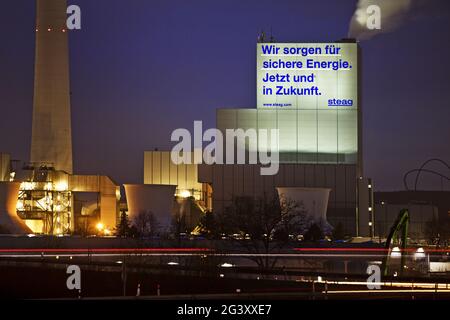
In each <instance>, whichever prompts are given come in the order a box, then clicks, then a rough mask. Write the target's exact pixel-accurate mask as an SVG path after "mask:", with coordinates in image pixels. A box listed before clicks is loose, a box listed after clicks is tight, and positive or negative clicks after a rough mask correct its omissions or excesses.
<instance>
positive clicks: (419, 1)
mask: <svg viewBox="0 0 450 320" xmlns="http://www.w3.org/2000/svg"><path fill="white" fill-rule="evenodd" d="M449 3H450V1H448V0H358V3H357V5H356V10H355V13H354V14H353V16H352V19H351V20H350V27H349V31H348V37H349V38H355V39H357V40H367V39H370V38H372V37H374V36H376V35H378V34H381V33H387V32H391V31H393V30H394V29H396V28H397V27H399V26H401V25H403V24H405V23H407V22H409V21H411V20H416V19H419V18H424V17H430V16H433V15H442V14H448V8H449V7H448V4H449ZM371 5H376V6H378V7H379V8H380V13H381V29H373V30H371V29H369V28H368V27H367V20H368V18H369V14H368V13H367V8H368V7H369V6H371Z"/></svg>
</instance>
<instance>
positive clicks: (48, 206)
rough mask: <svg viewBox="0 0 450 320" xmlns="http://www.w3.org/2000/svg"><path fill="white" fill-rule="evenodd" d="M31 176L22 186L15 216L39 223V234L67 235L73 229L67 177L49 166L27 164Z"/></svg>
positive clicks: (70, 196)
mask: <svg viewBox="0 0 450 320" xmlns="http://www.w3.org/2000/svg"><path fill="white" fill-rule="evenodd" d="M24 169H26V170H28V171H29V172H30V174H29V177H28V179H27V180H26V181H24V182H22V183H21V186H20V191H19V197H18V202H17V214H18V216H19V217H20V218H22V219H24V220H41V221H42V233H45V234H69V233H70V232H71V230H72V228H73V226H72V194H71V192H70V191H69V190H68V182H67V178H68V176H67V174H65V173H62V172H58V171H55V170H54V168H53V166H52V165H48V164H30V165H27V166H26V167H25V168H24Z"/></svg>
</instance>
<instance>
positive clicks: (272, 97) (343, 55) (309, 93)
mask: <svg viewBox="0 0 450 320" xmlns="http://www.w3.org/2000/svg"><path fill="white" fill-rule="evenodd" d="M357 62H358V48H357V44H356V43H258V45H257V108H269V109H274V108H286V109H325V110H328V109H336V108H341V109H356V108H357V104H358V100H357V88H358V77H357V75H358V63H357Z"/></svg>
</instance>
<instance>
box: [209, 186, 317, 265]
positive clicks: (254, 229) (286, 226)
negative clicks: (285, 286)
mask: <svg viewBox="0 0 450 320" xmlns="http://www.w3.org/2000/svg"><path fill="white" fill-rule="evenodd" d="M214 219H215V221H214V223H211V225H214V227H215V228H218V229H220V230H221V232H224V233H226V234H228V235H230V234H233V235H234V236H232V237H231V239H233V241H236V242H237V243H238V244H239V245H240V247H242V248H244V249H245V250H246V251H247V252H249V253H254V254H261V253H262V254H265V255H263V256H255V258H253V260H254V261H255V262H256V263H257V265H258V266H259V267H260V268H261V269H263V270H267V269H271V268H273V267H274V266H275V264H276V259H271V258H270V257H269V255H268V254H269V253H271V252H273V251H276V250H280V249H281V248H283V247H284V246H286V245H287V244H288V243H289V241H290V240H291V236H294V237H295V236H296V235H299V234H303V233H304V232H305V231H306V230H307V229H308V228H309V226H310V225H311V218H310V217H309V216H308V215H307V212H306V210H305V209H304V206H303V204H302V203H296V202H294V201H291V200H290V199H286V198H284V197H282V198H281V199H280V198H279V197H278V196H276V195H275V196H274V197H273V198H267V197H262V198H257V199H253V198H250V197H238V198H235V199H234V200H233V203H232V204H231V205H230V206H229V207H228V208H226V209H225V211H224V212H223V213H222V214H219V215H217V216H215V217H214Z"/></svg>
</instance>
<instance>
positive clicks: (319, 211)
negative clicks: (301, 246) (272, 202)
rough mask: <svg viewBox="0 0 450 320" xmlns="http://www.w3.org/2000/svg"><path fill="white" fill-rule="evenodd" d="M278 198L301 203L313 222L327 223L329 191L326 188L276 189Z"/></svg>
mask: <svg viewBox="0 0 450 320" xmlns="http://www.w3.org/2000/svg"><path fill="white" fill-rule="evenodd" d="M277 191H278V196H279V197H280V198H283V197H284V198H285V199H286V200H291V201H295V202H297V203H298V204H299V205H300V204H301V203H302V204H303V206H304V209H305V210H306V211H307V213H308V215H309V216H311V217H312V218H313V219H314V221H315V222H323V223H327V224H328V222H327V208H328V198H329V196H330V191H331V189H327V188H297V187H278V188H277Z"/></svg>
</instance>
